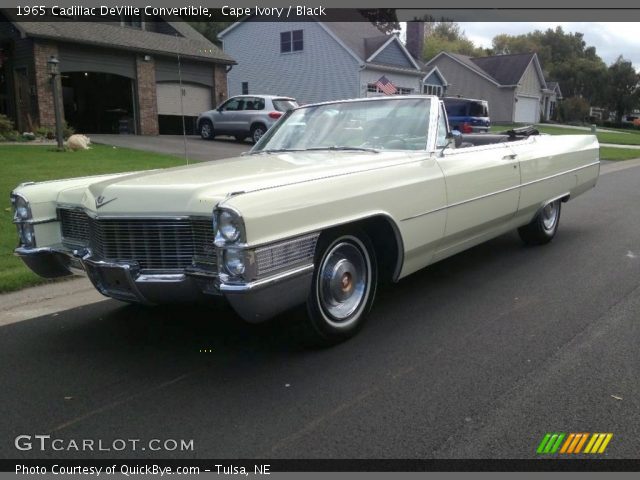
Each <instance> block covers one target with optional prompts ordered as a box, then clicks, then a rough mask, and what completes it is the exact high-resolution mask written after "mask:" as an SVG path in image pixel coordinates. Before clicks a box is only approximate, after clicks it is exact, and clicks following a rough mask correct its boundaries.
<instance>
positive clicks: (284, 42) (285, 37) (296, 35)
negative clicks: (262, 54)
mask: <svg viewBox="0 0 640 480" xmlns="http://www.w3.org/2000/svg"><path fill="white" fill-rule="evenodd" d="M303 49H304V38H303V35H302V30H293V31H291V32H282V33H280V53H289V52H301V51H302V50H303Z"/></svg>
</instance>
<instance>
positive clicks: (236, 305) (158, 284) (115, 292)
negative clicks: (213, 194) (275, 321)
mask: <svg viewBox="0 0 640 480" xmlns="http://www.w3.org/2000/svg"><path fill="white" fill-rule="evenodd" d="M15 254H16V255H17V256H19V257H20V258H22V260H23V261H24V263H25V264H26V265H27V266H28V267H29V268H30V269H31V270H33V271H34V272H35V273H36V274H38V275H40V276H42V277H45V278H56V277H62V276H69V275H72V274H82V275H86V276H87V277H88V278H89V280H90V281H91V282H92V283H93V285H94V286H95V288H96V289H97V290H98V291H99V292H100V293H102V294H103V295H105V296H107V297H111V298H115V299H117V300H123V301H126V302H135V303H142V304H146V305H153V304H157V303H167V302H193V301H197V300H202V299H206V298H211V296H212V295H213V296H217V297H218V298H220V297H221V296H224V297H225V298H226V299H227V301H228V302H229V303H230V304H231V306H232V307H233V309H234V310H235V311H236V313H238V315H240V317H242V318H243V319H244V320H246V321H247V322H251V323H258V322H262V321H265V320H268V319H269V318H271V317H273V316H275V315H277V314H279V313H281V312H284V311H285V310H288V309H290V308H292V307H295V306H297V305H299V304H301V303H303V302H304V301H305V300H306V298H307V295H308V293H309V290H310V288H311V279H312V275H313V265H312V264H309V265H305V266H302V267H297V268H294V269H291V270H287V271H284V272H280V273H278V274H276V275H272V276H270V277H267V278H263V279H260V280H256V281H253V282H249V283H243V284H225V283H223V282H221V281H220V279H219V278H218V275H217V273H212V272H210V271H206V270H202V269H199V268H197V267H189V268H186V269H185V270H184V271H182V272H179V273H148V272H144V271H141V270H140V268H139V265H138V264H137V262H110V261H105V260H102V259H97V258H95V257H93V256H92V254H91V252H90V251H89V250H88V249H79V250H69V249H67V248H65V247H63V246H60V247H59V248H53V247H46V248H25V247H19V248H16V250H15Z"/></svg>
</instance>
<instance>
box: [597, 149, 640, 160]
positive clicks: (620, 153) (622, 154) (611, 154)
mask: <svg viewBox="0 0 640 480" xmlns="http://www.w3.org/2000/svg"><path fill="white" fill-rule="evenodd" d="M632 158H640V149H637V148H636V149H633V148H615V147H600V160H614V161H618V160H631V159H632Z"/></svg>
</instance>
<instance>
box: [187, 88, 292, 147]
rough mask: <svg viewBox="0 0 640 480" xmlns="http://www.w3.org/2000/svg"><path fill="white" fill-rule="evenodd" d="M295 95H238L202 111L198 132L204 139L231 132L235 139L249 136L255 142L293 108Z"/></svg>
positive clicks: (241, 139) (240, 139)
mask: <svg viewBox="0 0 640 480" xmlns="http://www.w3.org/2000/svg"><path fill="white" fill-rule="evenodd" d="M297 106H298V104H297V103H296V100H295V99H294V98H290V97H282V96H275V95H238V96H237V97H231V98H230V99H229V100H227V101H226V102H224V103H223V104H221V105H220V106H219V107H218V108H216V109H215V110H209V111H208V112H204V113H201V114H200V116H199V117H198V132H200V136H201V137H202V138H204V139H205V140H212V139H213V137H215V136H216V135H231V136H234V137H236V139H237V140H238V141H243V140H244V139H245V138H247V137H251V139H252V140H253V141H254V142H257V141H258V140H260V137H262V135H264V133H265V132H266V131H267V130H268V129H269V128H271V126H272V125H273V124H274V123H275V122H276V120H278V119H279V118H280V117H281V116H282V115H283V114H284V113H285V112H286V111H288V110H291V109H292V108H296V107H297Z"/></svg>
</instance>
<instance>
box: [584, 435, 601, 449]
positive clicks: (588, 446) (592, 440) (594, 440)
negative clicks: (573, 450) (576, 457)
mask: <svg viewBox="0 0 640 480" xmlns="http://www.w3.org/2000/svg"><path fill="white" fill-rule="evenodd" d="M597 439H598V434H597V433H594V434H593V435H591V440H589V443H587V448H585V449H584V453H591V448H592V447H593V444H594V443H596V440H597Z"/></svg>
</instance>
